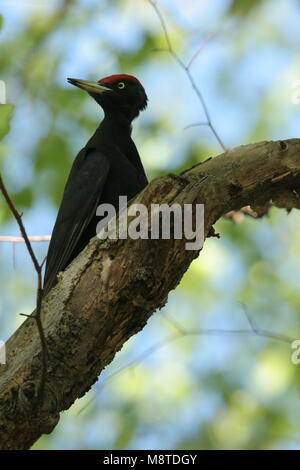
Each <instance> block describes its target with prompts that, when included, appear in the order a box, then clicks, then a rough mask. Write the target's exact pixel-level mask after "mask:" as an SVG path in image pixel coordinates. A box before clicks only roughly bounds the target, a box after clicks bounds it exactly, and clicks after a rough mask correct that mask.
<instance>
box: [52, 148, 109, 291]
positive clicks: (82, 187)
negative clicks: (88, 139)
mask: <svg viewBox="0 0 300 470" xmlns="http://www.w3.org/2000/svg"><path fill="white" fill-rule="evenodd" d="M108 172H109V161H108V159H107V158H106V157H105V155H104V154H103V153H101V152H100V151H98V150H96V149H93V148H92V149H91V148H83V149H82V150H81V151H80V152H79V154H78V155H77V157H76V159H75V160H74V163H73V166H72V169H71V172H70V175H69V178H68V181H67V183H66V187H65V191H64V194H63V199H62V202H61V205H60V208H59V211H58V215H57V219H56V222H55V225H54V228H53V232H52V237H51V241H50V245H49V250H48V254H47V263H46V271H45V278H44V292H45V293H47V292H49V290H50V289H51V288H52V287H53V285H54V284H55V283H56V276H57V274H58V273H59V272H60V271H62V270H63V269H64V268H65V267H66V265H67V264H68V262H69V260H70V258H71V256H72V252H73V251H74V249H75V247H76V245H77V244H78V241H79V239H80V237H81V235H82V232H83V230H84V229H85V228H86V227H87V225H88V224H89V222H90V220H91V218H92V217H93V216H94V215H95V213H96V208H97V205H98V202H99V200H100V197H101V193H102V191H103V187H104V184H105V182H106V179H107V175H108ZM95 235H96V233H95Z"/></svg>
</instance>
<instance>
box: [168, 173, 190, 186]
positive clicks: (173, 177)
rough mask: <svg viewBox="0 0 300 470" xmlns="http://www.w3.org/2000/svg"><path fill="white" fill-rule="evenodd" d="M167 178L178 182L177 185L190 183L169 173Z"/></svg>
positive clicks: (182, 177)
mask: <svg viewBox="0 0 300 470" xmlns="http://www.w3.org/2000/svg"><path fill="white" fill-rule="evenodd" d="M167 176H169V177H170V178H172V179H173V180H175V181H178V182H179V183H184V184H188V183H189V182H190V181H189V180H188V179H187V178H184V176H180V175H175V173H169V174H168V175H167Z"/></svg>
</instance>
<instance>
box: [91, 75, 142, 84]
mask: <svg viewBox="0 0 300 470" xmlns="http://www.w3.org/2000/svg"><path fill="white" fill-rule="evenodd" d="M118 80H131V81H132V82H135V83H138V84H139V85H141V82H140V81H139V80H138V79H137V78H136V77H134V76H133V75H127V73H119V74H117V75H109V76H108V77H104V78H100V80H98V83H114V82H117V81H118Z"/></svg>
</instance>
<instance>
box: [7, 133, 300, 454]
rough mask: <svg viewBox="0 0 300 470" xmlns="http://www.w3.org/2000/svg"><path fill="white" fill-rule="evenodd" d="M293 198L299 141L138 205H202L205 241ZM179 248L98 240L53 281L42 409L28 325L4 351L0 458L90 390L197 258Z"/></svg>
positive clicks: (253, 154) (262, 149)
mask: <svg viewBox="0 0 300 470" xmlns="http://www.w3.org/2000/svg"><path fill="white" fill-rule="evenodd" d="M204 177H206V178H204ZM299 194H300V139H290V140H286V141H278V142H260V143H256V144H250V145H245V146H241V147H238V148H236V149H234V150H231V151H227V152H225V153H223V154H222V155H219V156H218V157H215V158H213V159H209V160H207V161H205V162H204V163H201V164H199V165H196V166H195V167H193V168H191V169H188V170H187V171H185V172H184V173H183V174H181V175H180V177H177V176H174V175H167V176H165V177H162V178H158V179H156V180H154V181H152V183H151V184H150V185H149V186H148V187H147V188H146V189H145V190H144V191H143V192H142V193H141V194H140V195H139V196H138V198H137V200H136V201H135V202H142V203H144V204H146V205H147V206H149V204H151V203H168V204H172V203H180V204H183V203H193V204H196V203H203V204H205V236H208V235H209V234H211V233H212V226H213V224H214V223H215V222H216V221H217V220H218V219H219V218H220V217H222V216H223V215H224V214H227V213H228V212H230V211H233V210H239V209H241V208H242V207H244V206H251V210H252V211H254V212H255V213H256V214H257V215H258V216H262V215H264V214H265V213H266V212H267V211H268V210H269V207H270V206H271V205H274V206H277V207H283V208H286V209H288V210H290V209H292V208H298V209H299V207H300V197H299ZM270 201H271V202H270ZM185 242H186V240H172V239H171V240H131V239H127V240H106V241H100V240H99V239H98V238H96V237H95V238H94V239H93V240H92V241H91V242H90V244H89V245H88V246H87V248H86V249H85V250H84V251H83V252H82V253H81V254H80V255H79V256H78V257H77V258H76V260H74V262H73V263H72V264H71V265H70V266H69V267H68V269H67V270H66V271H65V272H64V273H63V274H61V275H60V281H59V283H58V285H57V286H56V287H55V288H54V289H52V291H51V292H50V293H49V295H48V296H47V297H46V299H44V302H43V309H42V320H43V325H44V331H45V335H46V338H47V343H48V347H49V354H50V356H49V360H48V371H47V383H46V391H45V396H44V401H43V404H38V403H37V400H36V396H37V389H38V385H39V380H40V376H41V346H40V339H39V336H38V332H37V328H36V324H35V322H34V320H32V319H27V320H26V321H25V322H24V323H23V324H22V325H21V326H20V328H18V330H17V331H16V332H15V333H14V334H13V335H12V336H11V338H10V339H9V340H8V342H7V345H6V348H7V364H6V365H5V366H1V367H0V449H27V448H29V447H30V446H31V445H32V444H33V443H34V442H35V441H36V440H37V439H38V438H39V436H40V435H41V434H43V433H49V432H51V431H52V429H53V428H54V427H55V425H56V424H57V422H58V420H59V413H60V412H61V411H62V410H65V409H67V408H69V407H70V406H71V405H72V403H73V402H74V401H75V400H76V398H79V397H81V396H83V395H84V394H85V393H86V392H87V391H88V390H89V389H90V387H91V385H92V384H93V383H94V382H95V381H96V380H97V377H98V376H99V374H100V372H101V371H102V369H103V368H104V367H105V366H106V365H107V364H109V363H110V362H111V361H112V360H113V358H114V356H115V354H116V352H117V351H119V350H120V349H121V348H122V346H123V344H124V342H125V341H126V340H127V339H128V338H129V337H130V336H132V335H133V334H135V333H137V332H138V331H140V330H141V329H142V328H143V327H144V326H145V324H146V322H147V320H148V318H149V317H150V316H151V315H152V313H153V312H154V311H155V310H156V309H157V308H160V307H162V306H163V305H165V303H166V301H167V298H168V293H169V292H170V291H171V290H172V289H174V288H175V287H176V286H177V285H178V283H179V282H180V280H181V278H182V276H183V274H184V272H185V271H186V270H187V268H188V267H189V265H190V263H191V261H192V260H193V259H194V258H195V257H197V256H198V254H199V253H198V252H197V251H187V250H186V249H185Z"/></svg>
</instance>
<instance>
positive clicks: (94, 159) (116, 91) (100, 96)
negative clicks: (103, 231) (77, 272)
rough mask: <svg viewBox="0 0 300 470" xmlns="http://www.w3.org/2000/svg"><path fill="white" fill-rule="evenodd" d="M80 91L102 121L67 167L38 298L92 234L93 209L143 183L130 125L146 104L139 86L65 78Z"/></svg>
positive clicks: (126, 80) (118, 79)
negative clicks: (91, 101) (98, 109)
mask: <svg viewBox="0 0 300 470" xmlns="http://www.w3.org/2000/svg"><path fill="white" fill-rule="evenodd" d="M68 81H69V82H70V83H72V84H73V85H76V86H78V87H79V88H82V89H84V90H86V91H87V92H88V93H89V94H90V95H91V96H92V97H93V98H94V99H95V100H96V101H97V103H98V104H99V105H100V106H101V107H102V108H103V111H104V119H103V121H102V122H101V124H100V126H99V127H98V129H97V130H96V132H95V134H94V135H93V136H92V137H91V139H90V140H89V141H88V142H87V144H86V146H85V147H84V148H83V149H82V150H81V151H80V152H79V154H78V155H77V157H76V158H75V160H74V163H73V165H72V168H71V171H70V174H69V177H68V180H67V183H66V186H65V190H64V194H63V198H62V202H61V205H60V208H59V211H58V215H57V219H56V222H55V225H54V229H53V232H52V237H51V241H50V245H49V249H48V254H47V261H46V270H45V277H44V293H45V294H47V293H48V292H49V290H50V289H51V288H52V287H53V286H54V285H55V284H56V282H57V274H58V273H59V272H60V271H63V270H64V269H65V268H66V267H67V266H68V265H69V264H70V263H71V261H72V260H73V259H74V258H75V257H76V256H77V255H78V254H79V253H80V252H81V251H82V250H83V248H84V247H85V246H86V245H87V243H88V242H89V240H90V239H91V238H92V237H93V236H95V235H96V225H97V223H98V222H99V220H100V219H99V217H96V209H97V207H98V206H99V204H103V203H109V204H112V205H113V206H114V207H115V208H116V209H117V208H118V204H119V196H127V198H128V200H129V199H131V198H133V197H134V196H135V195H136V194H137V193H139V192H140V191H141V190H142V189H143V188H144V187H145V186H146V185H147V183H148V181H147V177H146V174H145V171H144V168H143V165H142V162H141V159H140V157H139V154H138V151H137V149H136V146H135V144H134V142H133V140H132V138H131V122H132V120H133V119H134V118H135V117H137V116H138V114H139V112H140V111H141V110H143V109H144V108H145V107H146V105H147V96H146V93H145V90H144V88H143V87H142V85H141V83H140V82H139V81H138V80H137V79H136V78H135V77H133V76H131V75H112V76H110V77H106V78H104V79H101V80H99V81H98V82H89V81H85V80H77V79H71V78H70V79H68Z"/></svg>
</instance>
